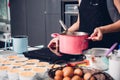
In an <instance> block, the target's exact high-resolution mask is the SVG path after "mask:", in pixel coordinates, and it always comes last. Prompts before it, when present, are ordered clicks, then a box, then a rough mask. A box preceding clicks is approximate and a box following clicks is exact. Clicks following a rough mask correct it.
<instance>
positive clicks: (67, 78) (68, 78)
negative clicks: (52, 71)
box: [63, 77, 71, 80]
mask: <svg viewBox="0 0 120 80" xmlns="http://www.w3.org/2000/svg"><path fill="white" fill-rule="evenodd" d="M63 80H71V78H70V77H64V78H63Z"/></svg>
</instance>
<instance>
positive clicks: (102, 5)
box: [78, 0, 120, 48]
mask: <svg viewBox="0 0 120 80" xmlns="http://www.w3.org/2000/svg"><path fill="white" fill-rule="evenodd" d="M91 1H92V3H91ZM93 1H97V4H98V5H95V4H94V3H95V2H93ZM78 9H79V13H80V14H79V15H80V29H79V31H83V32H87V33H89V34H91V33H93V31H94V29H95V28H96V27H99V26H103V25H107V24H111V23H113V21H112V20H111V18H110V15H109V13H108V9H107V4H106V0H82V2H81V4H80V6H79V7H78ZM118 35H120V33H109V34H104V37H103V40H102V41H95V42H93V41H89V48H93V47H104V48H110V47H111V46H112V44H114V43H115V42H118V43H119V42H120V36H118Z"/></svg>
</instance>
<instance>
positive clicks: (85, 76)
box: [84, 72, 92, 80]
mask: <svg viewBox="0 0 120 80" xmlns="http://www.w3.org/2000/svg"><path fill="white" fill-rule="evenodd" d="M91 76H92V74H91V73H89V72H87V73H85V74H84V80H88V79H89V78H90V77H91Z"/></svg>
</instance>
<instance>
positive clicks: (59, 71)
mask: <svg viewBox="0 0 120 80" xmlns="http://www.w3.org/2000/svg"><path fill="white" fill-rule="evenodd" d="M55 75H56V76H61V77H62V76H63V71H62V70H57V71H56V72H55Z"/></svg>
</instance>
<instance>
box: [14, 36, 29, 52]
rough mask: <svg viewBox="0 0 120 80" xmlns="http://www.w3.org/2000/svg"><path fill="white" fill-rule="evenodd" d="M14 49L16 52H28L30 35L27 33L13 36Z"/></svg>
mask: <svg viewBox="0 0 120 80" xmlns="http://www.w3.org/2000/svg"><path fill="white" fill-rule="evenodd" d="M12 44H13V51H15V52H16V53H23V52H27V51H28V49H27V46H28V37H27V36H25V35H18V36H15V37H13V38H12Z"/></svg>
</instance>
